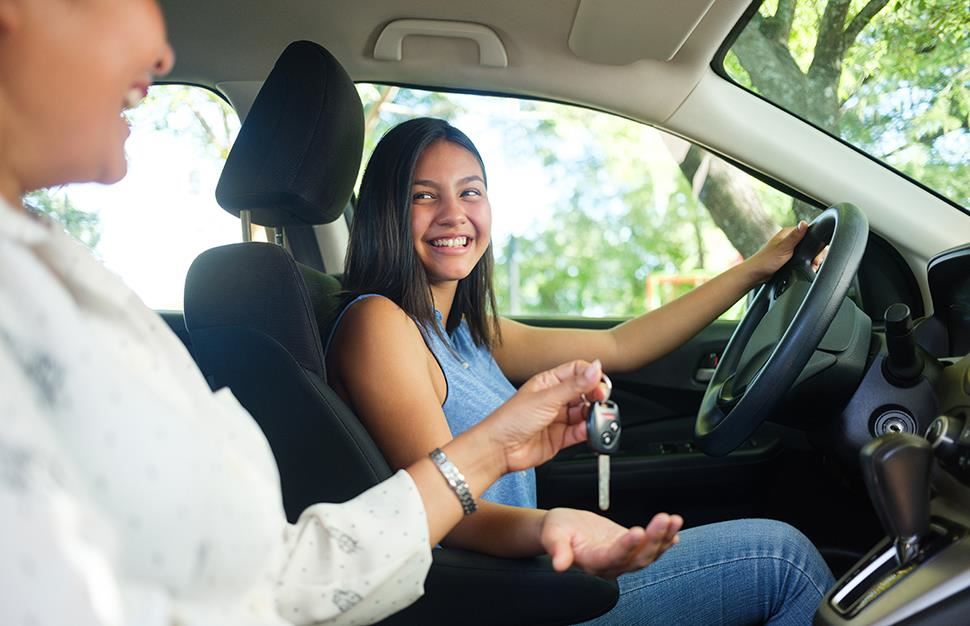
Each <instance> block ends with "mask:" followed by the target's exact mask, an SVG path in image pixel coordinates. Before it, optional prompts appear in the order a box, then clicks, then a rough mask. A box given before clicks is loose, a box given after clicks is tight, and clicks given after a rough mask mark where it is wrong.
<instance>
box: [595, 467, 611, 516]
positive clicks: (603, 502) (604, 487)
mask: <svg viewBox="0 0 970 626" xmlns="http://www.w3.org/2000/svg"><path fill="white" fill-rule="evenodd" d="M596 462H597V468H596V470H597V474H596V477H597V480H598V481H599V505H600V511H605V510H607V509H608V508H610V455H608V454H598V455H596Z"/></svg>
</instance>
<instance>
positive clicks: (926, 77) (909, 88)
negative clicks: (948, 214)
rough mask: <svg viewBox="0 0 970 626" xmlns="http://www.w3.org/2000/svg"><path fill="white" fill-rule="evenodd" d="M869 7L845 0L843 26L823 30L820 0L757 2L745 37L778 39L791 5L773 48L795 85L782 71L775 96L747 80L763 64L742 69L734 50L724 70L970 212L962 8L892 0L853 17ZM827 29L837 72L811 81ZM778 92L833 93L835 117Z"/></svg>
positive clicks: (930, 0)
mask: <svg viewBox="0 0 970 626" xmlns="http://www.w3.org/2000/svg"><path fill="white" fill-rule="evenodd" d="M832 1H833V2H835V1H838V0H832ZM869 4H870V3H869V2H867V1H865V0H853V1H852V2H851V3H850V4H849V10H848V14H847V16H846V19H845V21H844V23H842V24H825V23H824V19H823V18H825V17H826V13H825V8H826V6H827V3H826V2H825V1H824V0H773V1H771V2H765V3H764V4H763V5H762V6H761V7H760V9H759V13H758V16H757V17H756V18H755V19H754V20H752V22H751V23H750V24H749V25H748V27H747V29H746V32H751V33H756V34H757V35H758V36H761V37H766V38H770V37H771V36H772V35H774V34H775V33H776V30H774V29H773V26H776V25H777V24H778V22H779V21H780V17H781V15H782V13H781V11H782V5H784V6H786V7H792V6H793V7H794V19H793V20H792V23H791V29H790V32H789V33H788V36H787V37H783V41H782V42H779V43H780V44H781V45H783V46H784V52H785V53H786V54H787V55H788V56H789V57H790V59H791V60H792V61H794V63H795V64H796V65H797V66H798V68H799V69H800V72H801V73H800V75H799V76H796V82H799V83H800V84H797V85H792V84H791V82H792V81H791V79H790V75H788V74H786V75H785V76H786V80H785V81H783V82H784V83H785V84H779V85H778V86H777V89H773V88H771V86H770V85H768V86H766V83H765V82H764V81H760V82H759V81H758V80H756V78H758V76H756V75H753V74H752V72H758V71H763V67H762V64H761V63H759V64H755V63H754V62H752V63H749V64H748V67H745V64H744V63H742V61H741V60H740V59H739V55H738V54H736V53H735V52H734V51H732V52H731V53H729V54H728V55H727V56H726V58H725V65H724V67H725V70H726V71H727V72H728V74H729V75H730V76H731V77H733V78H734V79H735V80H737V81H738V82H739V83H741V84H742V85H745V86H747V87H748V88H751V89H754V90H756V91H759V92H760V93H761V94H762V95H764V96H765V97H767V98H769V99H770V100H773V101H776V102H779V103H780V104H782V105H783V106H790V107H791V108H792V110H793V112H794V113H796V114H799V115H803V116H805V117H807V118H808V119H812V120H813V121H816V122H817V123H821V125H822V126H823V127H825V128H826V129H827V130H829V131H830V132H832V133H833V134H836V135H838V136H840V137H842V138H843V139H845V140H846V141H848V142H850V143H852V144H854V145H857V146H859V147H860V148H862V149H863V150H865V151H866V152H869V153H870V154H872V155H873V156H875V157H876V158H879V159H881V160H883V161H885V162H886V163H888V164H889V165H891V166H893V167H895V168H896V169H898V170H900V171H902V172H904V173H906V174H908V175H910V176H912V177H913V178H915V179H916V180H919V181H921V182H923V183H924V184H926V185H927V186H929V187H931V188H933V189H936V190H937V191H939V192H940V193H942V194H943V195H945V196H947V197H949V198H951V199H953V200H955V201H956V202H958V203H962V204H964V205H970V159H968V156H967V155H968V154H970V123H968V119H970V90H968V87H970V46H968V41H970V4H968V3H966V1H965V0H961V1H960V2H956V3H954V2H953V1H952V0H891V1H890V2H889V3H888V4H887V5H886V6H885V7H882V8H881V9H880V10H879V11H878V12H876V13H874V14H873V15H871V17H869V14H868V13H863V15H862V16H861V17H860V12H861V11H863V10H864V8H865V7H867V6H868V5H869ZM873 6H878V5H873ZM866 17H869V19H868V21H867V22H865V26H864V27H863V28H861V29H859V31H858V34H857V35H856V36H855V37H854V39H852V38H851V34H852V33H849V32H848V31H849V29H850V27H851V25H852V24H853V22H854V21H855V20H856V19H858V20H860V22H859V23H861V21H865V18H866ZM828 19H834V18H833V17H832V16H828ZM826 27H829V28H838V29H839V30H840V31H841V32H842V34H843V38H844V39H843V42H844V43H847V44H848V45H847V47H846V48H845V49H844V50H842V51H841V53H840V54H839V55H837V58H836V59H835V61H834V63H833V66H834V67H836V68H837V70H838V71H836V72H834V73H831V74H823V73H821V72H818V73H815V74H813V73H812V72H811V71H810V68H811V67H812V64H813V63H814V62H815V61H816V60H817V58H818V57H819V55H821V54H824V53H827V52H828V50H822V49H821V48H820V46H821V45H822V44H821V43H820V41H819V33H820V31H822V30H823V29H824V28H826ZM849 39H851V40H849ZM742 41H746V42H747V41H748V40H745V39H744V38H739V40H738V43H737V44H735V48H738V46H739V45H743V44H741V42H742ZM780 59H782V60H783V57H780ZM760 60H763V59H760ZM781 62H782V61H779V63H781ZM769 65H770V64H769ZM755 85H761V88H760V89H759V88H756V87H755ZM786 90H788V91H790V90H798V91H801V92H802V93H812V92H820V91H825V90H831V92H832V93H835V94H837V98H836V99H835V100H833V101H832V102H833V105H832V106H834V107H835V108H836V109H837V110H836V111H833V112H832V113H833V115H826V114H825V112H823V111H821V110H820V109H819V107H823V106H825V105H826V104H827V103H826V102H825V101H824V99H819V100H818V101H814V102H813V101H812V100H811V99H810V98H809V99H807V100H805V102H806V107H807V108H806V109H805V110H798V109H797V108H794V106H793V103H791V102H790V101H789V100H786V98H785V97H784V91H786ZM786 102H789V104H787V105H786V104H785V103H786ZM813 107H815V108H813ZM825 121H831V123H830V124H829V123H823V122H825Z"/></svg>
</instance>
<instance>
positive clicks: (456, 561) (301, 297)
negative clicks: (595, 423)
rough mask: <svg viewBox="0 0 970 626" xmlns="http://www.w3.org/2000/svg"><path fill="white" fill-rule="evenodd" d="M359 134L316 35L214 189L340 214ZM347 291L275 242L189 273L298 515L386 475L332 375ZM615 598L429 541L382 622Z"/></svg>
mask: <svg viewBox="0 0 970 626" xmlns="http://www.w3.org/2000/svg"><path fill="white" fill-rule="evenodd" d="M362 143H363V113H362V107H361V103H360V99H359V96H358V95H357V91H356V88H355V86H354V83H353V82H352V81H351V79H350V77H349V76H348V75H347V74H346V72H345V71H344V70H343V68H342V67H341V66H340V65H339V63H338V62H337V61H336V60H335V59H334V58H333V56H331V55H330V54H329V53H328V52H327V51H326V50H324V49H323V48H322V47H320V46H319V45H317V44H314V43H311V42H305V41H303V42H296V43H293V44H291V45H290V46H289V47H287V49H286V50H285V51H284V52H283V54H282V56H281V57H280V59H279V60H278V61H277V63H276V65H275V67H274V68H273V70H272V72H271V73H270V75H269V77H268V78H267V79H266V82H265V83H264V85H263V87H262V89H261V91H260V93H259V95H258V96H257V98H256V100H255V102H254V103H253V106H252V109H251V110H250V112H249V114H248V116H247V117H246V119H245V122H244V123H243V126H242V128H241V129H240V132H239V136H238V138H237V140H236V142H235V145H234V146H233V148H232V151H231V152H230V154H229V158H228V160H227V161H226V165H225V168H224V170H223V173H222V177H221V179H220V181H219V185H218V187H217V190H216V198H217V200H218V201H219V204H220V205H222V206H223V208H225V209H226V210H227V211H229V212H230V213H233V214H235V215H240V213H241V212H242V211H248V212H249V214H248V216H249V217H251V219H252V222H253V223H256V224H260V225H264V226H272V227H276V228H278V229H279V228H283V229H285V228H286V227H287V226H291V225H294V224H299V225H306V224H311V225H312V224H323V223H327V222H330V221H333V220H335V219H337V218H339V217H341V214H342V211H343V208H344V207H345V206H346V204H347V201H348V199H349V198H350V195H351V192H352V188H353V185H354V182H355V180H356V176H357V171H358V169H359V166H360V159H361V149H362ZM244 215H245V214H244ZM304 275H306V277H307V278H308V279H311V280H312V290H308V289H307V284H306V283H305V280H304ZM339 288H340V286H339V282H338V281H337V280H336V279H335V278H333V277H330V276H327V275H326V274H322V273H319V272H316V271H314V270H310V269H308V268H305V267H301V266H299V264H297V263H296V262H295V261H294V260H293V258H292V257H291V256H290V254H289V253H288V252H287V251H286V250H284V249H283V248H282V247H280V246H277V245H273V244H269V243H240V244H233V245H228V246H222V247H219V248H214V249H212V250H208V251H206V252H204V253H202V254H201V255H200V256H199V257H198V258H197V259H196V260H195V262H194V263H193V264H192V266H191V268H190V269H189V274H188V277H187V279H186V285H185V323H186V326H187V328H188V331H189V333H190V335H191V339H192V344H193V348H194V351H195V355H196V359H197V362H198V364H199V366H200V368H201V369H202V371H203V373H204V374H205V375H206V377H207V378H208V380H209V383H210V385H212V387H213V388H219V387H223V386H228V387H230V388H231V389H232V392H233V393H234V394H235V396H236V397H237V398H238V399H239V401H240V402H241V403H242V405H243V406H245V407H246V409H247V410H248V411H249V412H250V413H251V414H252V415H253V417H254V418H255V419H256V421H257V422H258V424H259V425H260V427H261V428H262V429H263V432H264V433H265V434H266V437H267V439H268V440H269V443H270V446H271V447H272V449H273V453H274V455H275V457H276V461H277V463H278V465H279V468H280V480H281V483H282V491H283V501H284V507H285V509H286V512H287V516H288V517H289V519H290V520H295V519H296V518H297V517H298V516H299V514H300V512H301V511H302V510H303V509H304V508H305V507H307V506H308V505H310V504H313V503H316V502H342V501H344V500H347V499H350V498H351V497H353V496H355V495H356V494H358V493H360V492H361V491H363V490H365V489H367V488H369V487H371V486H373V485H375V484H377V483H378V482H380V481H382V480H384V479H386V478H388V477H390V476H391V474H392V472H391V470H390V468H389V467H388V465H387V463H386V461H385V460H384V458H383V457H382V456H381V454H380V452H379V450H378V449H377V447H376V445H375V444H374V442H373V441H372V440H371V438H370V436H369V435H368V434H367V432H366V431H365V429H364V428H363V426H362V425H361V424H360V422H359V421H358V420H357V418H356V417H355V416H354V415H353V413H352V412H351V411H350V410H349V409H348V408H347V406H346V405H345V404H344V403H343V402H342V401H341V399H340V398H339V397H338V396H337V395H336V394H335V393H334V392H333V390H332V389H330V387H328V386H327V384H326V382H325V381H326V371H325V368H324V358H323V352H322V344H321V341H320V330H319V328H318V323H319V320H326V319H328V318H329V317H330V315H331V314H332V312H333V310H334V309H335V308H336V307H337V306H338V301H339V300H338V295H337V294H338V292H339ZM311 293H312V296H311ZM617 597H618V591H617V587H616V583H615V582H613V581H606V580H603V579H601V578H597V577H595V576H590V575H588V574H585V573H583V572H581V571H579V570H576V569H572V570H570V571H568V572H565V573H562V574H557V573H556V572H554V571H553V570H552V567H551V564H550V563H549V560H548V559H547V558H534V559H521V560H511V559H499V558H495V557H490V556H486V555H482V554H477V553H472V552H467V551H462V550H454V549H447V548H442V549H435V550H433V564H432V566H431V570H430V572H429V574H428V578H427V580H426V581H425V595H424V597H422V598H421V599H420V600H419V601H418V602H416V603H415V604H414V605H412V606H411V607H409V608H407V609H405V610H403V611H401V612H400V613H398V614H396V615H394V616H391V617H390V618H388V619H387V620H385V621H384V622H382V623H385V624H431V623H461V624H469V625H472V624H481V625H483V626H484V625H488V626H495V625H501V624H568V623H573V622H577V621H582V620H586V619H590V618H592V617H595V616H597V615H600V614H602V613H603V612H605V611H607V610H609V609H610V608H611V607H612V606H613V605H614V604H615V602H616V599H617Z"/></svg>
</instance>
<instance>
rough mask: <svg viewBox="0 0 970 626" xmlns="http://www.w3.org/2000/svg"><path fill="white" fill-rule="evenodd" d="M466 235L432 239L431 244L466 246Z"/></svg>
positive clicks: (452, 246) (445, 246) (436, 246)
mask: <svg viewBox="0 0 970 626" xmlns="http://www.w3.org/2000/svg"><path fill="white" fill-rule="evenodd" d="M468 242H469V239H468V237H451V238H444V239H432V240H431V246H432V247H434V248H467V247H468Z"/></svg>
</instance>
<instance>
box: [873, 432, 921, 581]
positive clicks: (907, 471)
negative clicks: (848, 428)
mask: <svg viewBox="0 0 970 626" xmlns="http://www.w3.org/2000/svg"><path fill="white" fill-rule="evenodd" d="M860 455H861V457H862V458H861V461H862V474H863V477H864V478H865V481H866V487H867V488H868V489H869V497H870V498H872V504H873V506H874V507H875V508H876V514H877V515H878V516H879V520H880V521H881V522H882V526H883V528H884V529H885V530H886V534H887V535H888V536H889V538H890V539H892V540H893V544H894V545H895V546H896V560H897V561H899V565H900V566H903V565H906V564H907V563H909V562H910V561H912V560H913V559H914V558H915V557H916V556H917V555H918V554H919V551H920V545H919V543H920V539H921V538H922V537H924V536H925V535H926V533H927V531H928V530H929V526H930V468H931V467H932V464H933V448H932V447H931V446H930V444H929V442H927V441H926V440H925V439H923V438H922V437H917V436H915V435H908V434H890V435H883V436H882V437H879V438H878V439H874V440H873V441H870V442H869V443H868V444H866V446H865V447H864V448H862V452H861V453H860Z"/></svg>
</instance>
